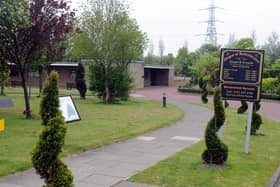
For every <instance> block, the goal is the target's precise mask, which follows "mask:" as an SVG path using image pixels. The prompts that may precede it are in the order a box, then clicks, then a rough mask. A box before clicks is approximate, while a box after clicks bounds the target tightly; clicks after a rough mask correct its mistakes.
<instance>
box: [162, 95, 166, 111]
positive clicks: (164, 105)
mask: <svg viewBox="0 0 280 187" xmlns="http://www.w3.org/2000/svg"><path fill="white" fill-rule="evenodd" d="M162 107H163V108H165V107H166V93H163V94H162Z"/></svg>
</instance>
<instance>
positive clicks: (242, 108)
mask: <svg viewBox="0 0 280 187" xmlns="http://www.w3.org/2000/svg"><path fill="white" fill-rule="evenodd" d="M247 109H248V104H247V102H246V101H241V106H240V107H239V108H238V109H237V113H238V114H243V113H245V112H246V111H247Z"/></svg>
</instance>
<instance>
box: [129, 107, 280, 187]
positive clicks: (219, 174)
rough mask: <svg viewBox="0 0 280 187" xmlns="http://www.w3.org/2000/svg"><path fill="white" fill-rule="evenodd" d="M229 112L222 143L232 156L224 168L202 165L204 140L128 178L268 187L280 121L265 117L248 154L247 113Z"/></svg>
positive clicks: (279, 154)
mask: <svg viewBox="0 0 280 187" xmlns="http://www.w3.org/2000/svg"><path fill="white" fill-rule="evenodd" d="M226 111H227V120H228V123H227V126H226V128H225V131H224V139H223V142H224V143H225V144H226V145H228V148H229V158H228V161H227V163H226V165H225V167H224V168H206V167H203V166H202V160H201V154H202V152H203V151H204V150H205V148H206V147H205V144H204V141H201V142H199V143H197V144H195V145H193V146H192V147H190V148H187V149H185V150H183V151H182V152H179V153H177V154H176V155H174V156H172V157H170V158H168V159H166V160H164V161H161V162H159V163H158V164H157V165H155V166H153V167H151V168H149V169H146V170H144V171H143V172H141V173H139V174H137V175H135V176H133V177H132V178H130V179H129V180H130V181H134V182H143V183H148V184H155V185H161V186H170V187H187V186H202V187H203V186H209V187H210V186H213V187H214V186H215V187H216V186H218V187H219V186H224V187H228V186H232V187H237V186H238V187H242V186H244V187H245V186H246V187H251V186H252V187H253V186H254V187H255V186H266V185H267V183H268V181H269V179H270V177H271V176H272V175H273V174H274V172H275V171H276V169H277V167H278V166H279V164H280V148H279V147H280V141H279V134H280V124H279V123H277V122H273V121H271V120H268V119H263V121H264V124H262V126H261V129H260V130H259V133H262V134H263V136H260V135H259V136H252V138H251V145H250V153H249V154H248V155H246V154H245V153H244V143H245V125H246V123H247V114H244V115H237V114H236V110H233V109H227V110H226ZM190 115H191V114H190Z"/></svg>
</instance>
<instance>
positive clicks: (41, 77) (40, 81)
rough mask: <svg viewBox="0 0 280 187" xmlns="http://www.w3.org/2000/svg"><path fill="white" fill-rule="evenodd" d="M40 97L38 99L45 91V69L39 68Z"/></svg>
mask: <svg viewBox="0 0 280 187" xmlns="http://www.w3.org/2000/svg"><path fill="white" fill-rule="evenodd" d="M38 71H39V95H38V97H40V96H41V93H42V90H43V67H42V66H39V69H38Z"/></svg>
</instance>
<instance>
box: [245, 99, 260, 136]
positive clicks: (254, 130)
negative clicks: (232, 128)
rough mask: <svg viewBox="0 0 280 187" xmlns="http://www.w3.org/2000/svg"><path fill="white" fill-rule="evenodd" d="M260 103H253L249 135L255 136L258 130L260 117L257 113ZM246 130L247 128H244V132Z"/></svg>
mask: <svg viewBox="0 0 280 187" xmlns="http://www.w3.org/2000/svg"><path fill="white" fill-rule="evenodd" d="M260 107H261V105H260V101H257V102H255V103H254V109H253V115H252V123H251V135H256V134H257V130H259V129H260V127H261V124H262V123H263V122H262V116H261V115H260V114H258V113H257V111H258V110H259V109H260ZM246 130H247V126H246V128H245V131H246Z"/></svg>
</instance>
